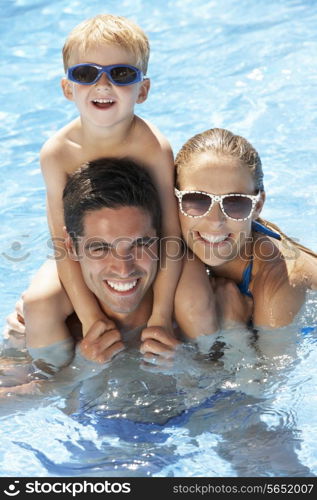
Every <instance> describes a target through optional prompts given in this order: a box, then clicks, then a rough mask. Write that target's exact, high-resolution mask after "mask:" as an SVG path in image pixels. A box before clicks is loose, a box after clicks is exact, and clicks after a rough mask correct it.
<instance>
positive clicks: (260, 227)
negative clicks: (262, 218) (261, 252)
mask: <svg viewBox="0 0 317 500" xmlns="http://www.w3.org/2000/svg"><path fill="white" fill-rule="evenodd" d="M252 231H256V232H257V233H261V234H266V235H267V236H271V238H275V239H276V240H280V239H281V235H280V234H278V233H276V232H275V231H272V230H271V229H269V228H268V227H266V226H263V224H260V222H256V221H253V222H252Z"/></svg>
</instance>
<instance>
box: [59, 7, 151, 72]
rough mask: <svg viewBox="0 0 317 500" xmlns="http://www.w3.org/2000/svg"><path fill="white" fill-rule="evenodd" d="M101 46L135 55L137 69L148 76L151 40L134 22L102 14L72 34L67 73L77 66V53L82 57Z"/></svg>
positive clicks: (67, 49) (65, 49)
mask: <svg viewBox="0 0 317 500" xmlns="http://www.w3.org/2000/svg"><path fill="white" fill-rule="evenodd" d="M101 44H108V45H109V44H112V45H117V46H119V47H121V48H124V49H125V50H127V51H128V52H131V54H133V55H135V58H136V61H135V64H136V66H137V67H138V68H139V69H141V70H142V71H143V73H144V74H146V72H147V66H148V62H149V55H150V44H149V41H148V38H147V36H146V35H145V33H144V32H143V30H142V29H141V28H140V27H139V26H138V25H137V24H135V23H134V22H133V21H130V20H129V19H126V18H125V17H121V16H113V15H111V14H99V15H98V16H95V17H92V18H91V19H86V20H85V21H83V22H82V23H80V24H78V26H75V28H74V29H73V30H72V31H71V32H70V34H69V35H68V37H67V39H66V42H65V45H64V47H63V61H64V69H65V72H66V71H67V69H68V68H69V66H71V65H72V64H75V62H74V57H76V55H75V54H74V52H76V54H77V55H78V53H84V52H85V51H86V50H89V49H90V48H93V47H96V46H98V45H101ZM87 62H90V61H87ZM118 62H121V61H118Z"/></svg>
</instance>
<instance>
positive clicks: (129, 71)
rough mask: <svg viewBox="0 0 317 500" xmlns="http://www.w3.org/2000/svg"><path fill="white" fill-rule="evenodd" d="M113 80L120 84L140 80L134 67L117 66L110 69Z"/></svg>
mask: <svg viewBox="0 0 317 500" xmlns="http://www.w3.org/2000/svg"><path fill="white" fill-rule="evenodd" d="M110 75H111V78H112V80H113V81H114V82H115V83H117V84H119V85H128V84H129V83H134V82H136V81H137V80H138V78H137V77H138V73H137V72H136V70H135V69H133V68H128V67H125V66H117V67H116V68H112V70H111V71H110Z"/></svg>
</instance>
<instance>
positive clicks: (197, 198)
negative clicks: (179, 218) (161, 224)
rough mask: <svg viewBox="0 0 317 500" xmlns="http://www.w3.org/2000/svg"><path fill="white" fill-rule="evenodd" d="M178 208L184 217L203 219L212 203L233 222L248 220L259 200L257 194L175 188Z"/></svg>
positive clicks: (259, 196) (259, 194)
mask: <svg viewBox="0 0 317 500" xmlns="http://www.w3.org/2000/svg"><path fill="white" fill-rule="evenodd" d="M175 196H177V198H178V203H179V208H180V211H181V212H182V214H183V215H186V217H193V218H196V219H197V218H199V217H205V216H206V215H208V214H209V212H210V210H211V209H212V207H213V205H214V203H219V205H220V208H221V211H222V213H223V214H224V215H225V216H226V217H228V219H231V220H235V221H244V220H248V219H249V218H250V217H251V216H252V213H253V211H254V209H255V206H256V204H257V202H258V201H259V200H260V198H261V192H260V191H259V192H258V194H255V195H253V194H240V193H232V194H221V195H216V194H211V193H206V192H204V191H179V190H178V189H176V188H175Z"/></svg>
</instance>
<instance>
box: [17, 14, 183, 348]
mask: <svg viewBox="0 0 317 500" xmlns="http://www.w3.org/2000/svg"><path fill="white" fill-rule="evenodd" d="M63 58H64V67H65V71H66V77H65V78H63V79H62V89H63V92H64V95H65V97H66V98H67V99H69V100H70V101H73V102H74V103H75V105H76V106H77V108H78V111H79V117H78V118H76V119H75V120H74V121H72V122H71V123H69V124H68V125H66V126H65V127H64V128H62V129H61V130H59V131H58V132H57V133H56V134H55V135H54V136H53V137H51V138H50V139H49V140H48V141H47V142H46V143H45V144H44V146H43V148H42V150H41V154H40V161H41V168H42V172H43V176H44V179H45V183H46V188H47V213H48V222H49V227H50V231H51V235H52V238H53V241H55V242H58V249H57V250H56V260H55V261H47V262H46V263H45V264H44V265H43V267H42V268H41V269H40V270H39V272H38V273H37V275H36V276H35V277H34V279H33V281H32V283H31V285H30V287H29V289H28V290H27V291H26V293H25V294H24V297H23V298H24V317H25V324H26V339H27V346H28V347H31V348H32V347H35V348H36V347H44V346H46V345H50V344H53V343H55V342H58V341H62V340H65V339H67V338H68V337H69V335H70V333H69V330H68V328H67V326H66V324H65V320H66V318H67V317H68V316H69V315H70V314H72V312H73V311H75V312H76V313H77V316H78V318H79V319H80V321H81V323H82V328H83V335H84V336H85V335H86V333H87V332H88V330H89V329H90V328H91V327H92V325H93V324H95V323H96V322H97V321H98V320H102V321H103V322H104V325H105V331H108V330H109V331H111V330H115V329H116V327H115V325H114V323H113V322H112V321H111V320H110V319H109V318H107V317H106V316H105V314H104V313H103V312H102V310H101V308H100V306H99V304H98V302H97V300H96V298H95V297H94V295H93V294H92V293H91V292H90V291H89V290H88V288H87V286H86V285H85V283H84V280H83V277H82V275H81V272H80V266H79V263H78V262H76V261H74V260H71V259H70V258H69V257H67V252H66V251H64V249H65V247H64V248H63V245H64V243H61V242H63V241H64V219H63V207H62V193H63V188H64V186H65V183H66V180H67V177H68V176H69V175H70V174H72V173H73V172H74V171H75V170H77V169H78V168H79V167H80V166H81V165H82V164H84V163H86V162H88V161H91V160H94V159H97V158H101V157H121V158H122V157H130V158H132V159H134V160H135V161H138V162H141V163H142V164H144V165H145V166H146V167H147V169H148V171H149V173H150V175H151V176H152V178H153V180H154V182H155V184H156V186H157V188H158V191H159V196H160V201H161V205H162V210H163V224H162V233H163V234H162V236H163V237H165V238H163V241H165V242H166V241H167V240H168V237H170V240H169V242H168V252H169V255H171V256H173V258H172V259H171V258H168V255H167V249H166V246H163V247H161V254H160V262H161V266H160V271H159V273H158V277H157V279H156V281H155V285H154V302H153V303H154V305H153V310H152V314H151V316H150V319H149V321H148V324H147V326H148V327H153V326H156V327H159V328H162V329H164V330H165V331H167V332H168V333H169V334H171V335H172V312H173V305H174V293H175V289H176V285H177V282H178V278H179V274H180V266H181V262H180V259H178V258H176V257H177V252H179V248H178V242H177V240H178V236H179V234H180V230H179V223H178V215H177V209H176V201H175V197H174V194H173V185H174V166H173V154H172V151H171V147H170V145H169V143H168V141H167V140H166V138H165V137H164V136H163V135H162V134H161V133H160V132H159V131H158V130H157V129H156V128H155V127H154V126H153V125H151V124H150V123H148V122H147V121H145V120H142V119H141V118H139V117H137V116H136V115H135V114H134V106H135V104H136V103H143V102H144V101H145V100H146V98H147V96H148V92H149V88H150V81H149V79H148V78H144V75H145V74H146V71H147V64H148V59H149V42H148V39H147V37H146V36H145V34H144V33H143V31H142V30H141V29H140V28H139V27H138V26H136V25H135V24H134V23H133V22H131V21H130V20H128V19H125V18H123V17H116V16H112V15H107V14H104V15H103V14H102V15H98V16H96V17H94V18H92V19H89V20H86V21H84V22H83V23H81V24H80V25H78V26H77V27H75V29H73V31H72V32H71V33H70V35H69V36H68V38H67V40H66V43H65V45H64V48H63ZM96 236H98V235H96ZM122 236H123V237H124V235H122ZM60 245H62V247H61V246H60ZM129 283H130V284H131V277H130V278H129V276H120V277H117V276H115V275H114V279H113V282H111V284H109V283H108V282H107V283H105V286H107V287H112V288H113V293H116V294H118V296H120V294H124V293H134V290H133V289H132V290H131V289H130V288H129V287H130V284H129ZM136 288H137V285H136Z"/></svg>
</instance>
